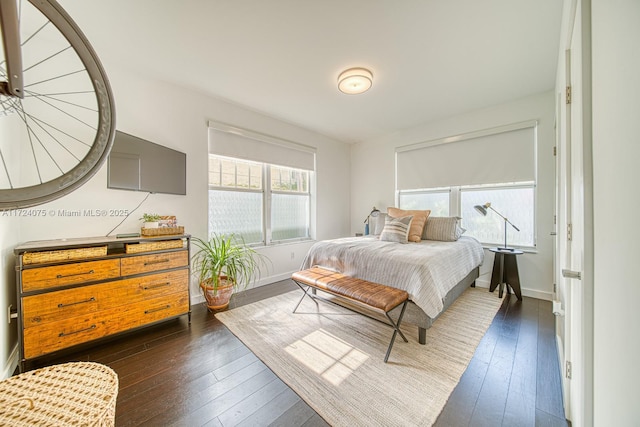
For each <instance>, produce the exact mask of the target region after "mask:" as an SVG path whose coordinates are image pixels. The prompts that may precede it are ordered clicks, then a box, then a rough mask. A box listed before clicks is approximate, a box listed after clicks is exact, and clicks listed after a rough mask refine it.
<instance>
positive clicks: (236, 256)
mask: <svg viewBox="0 0 640 427" xmlns="http://www.w3.org/2000/svg"><path fill="white" fill-rule="evenodd" d="M192 242H193V244H194V246H195V247H196V248H198V250H197V251H196V253H195V254H194V255H193V257H192V266H193V271H194V273H195V274H196V275H197V277H198V279H199V281H200V283H201V285H202V284H205V286H207V287H209V288H213V289H214V290H217V289H218V288H219V287H221V286H223V285H221V283H222V281H223V279H224V276H226V278H227V279H228V280H229V281H230V282H231V283H232V284H233V286H234V287H235V288H238V287H246V286H247V285H248V284H249V283H251V282H252V281H253V280H257V279H259V278H260V275H261V274H262V269H263V268H265V267H266V261H267V258H266V257H265V256H264V255H263V254H261V253H259V252H257V251H256V250H255V249H253V248H251V247H250V246H248V245H247V244H246V243H245V241H244V239H243V238H242V237H241V236H237V235H235V234H231V235H223V234H213V235H212V236H211V237H210V238H209V240H203V239H199V238H197V237H194V238H193V239H192ZM203 291H204V289H203Z"/></svg>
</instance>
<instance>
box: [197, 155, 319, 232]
mask: <svg viewBox="0 0 640 427" xmlns="http://www.w3.org/2000/svg"><path fill="white" fill-rule="evenodd" d="M309 179H310V172H309V171H307V170H303V169H294V168H289V167H283V166H275V165H269V164H267V163H259V162H251V161H246V160H240V159H234V158H228V157H222V156H216V155H213V154H210V155H209V233H210V234H211V233H219V234H231V233H235V234H239V235H241V236H242V237H243V238H244V239H245V241H246V242H247V243H254V244H259V243H264V244H270V243H274V242H277V241H285V240H292V239H304V238H308V237H309V223H310V198H311V196H310V191H309V188H310V185H309Z"/></svg>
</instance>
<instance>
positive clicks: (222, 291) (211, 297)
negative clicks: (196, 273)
mask: <svg viewBox="0 0 640 427" xmlns="http://www.w3.org/2000/svg"><path fill="white" fill-rule="evenodd" d="M210 284H211V279H209V280H207V281H206V282H202V283H200V288H202V293H203V294H204V298H205V300H206V304H207V308H208V309H209V310H214V311H219V310H224V309H226V308H227V307H228V306H229V300H230V299H231V295H232V294H233V290H234V287H235V285H234V283H233V282H232V281H230V280H229V279H227V276H220V286H218V287H217V288H214V287H213V286H210Z"/></svg>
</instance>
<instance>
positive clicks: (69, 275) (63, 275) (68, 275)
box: [56, 270, 95, 279]
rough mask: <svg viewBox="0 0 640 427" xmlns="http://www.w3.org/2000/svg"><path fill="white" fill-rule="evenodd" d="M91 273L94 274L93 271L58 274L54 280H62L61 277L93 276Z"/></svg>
mask: <svg viewBox="0 0 640 427" xmlns="http://www.w3.org/2000/svg"><path fill="white" fill-rule="evenodd" d="M93 273H95V271H93V270H89V271H86V272H84V273H73V274H58V275H57V276H56V279H62V278H63V277H73V276H83V275H85V274H93Z"/></svg>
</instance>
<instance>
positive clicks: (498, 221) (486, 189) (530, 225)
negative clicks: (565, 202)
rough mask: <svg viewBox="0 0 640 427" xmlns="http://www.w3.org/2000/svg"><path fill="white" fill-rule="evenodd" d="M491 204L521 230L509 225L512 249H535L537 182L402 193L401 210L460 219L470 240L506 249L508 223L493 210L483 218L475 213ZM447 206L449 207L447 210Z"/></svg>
mask: <svg viewBox="0 0 640 427" xmlns="http://www.w3.org/2000/svg"><path fill="white" fill-rule="evenodd" d="M487 202H490V203H491V205H492V207H494V208H495V209H496V210H497V211H498V212H500V214H502V215H504V216H505V217H507V218H508V219H509V221H510V222H512V223H513V224H514V225H515V226H516V227H518V228H519V229H520V231H517V230H515V229H514V228H513V227H511V226H510V225H509V224H507V241H508V244H509V246H518V247H524V248H533V247H535V245H536V243H535V216H534V212H535V184H534V183H533V182H521V183H509V184H491V185H475V186H456V187H451V188H448V189H441V188H440V189H434V190H429V189H425V190H402V191H399V192H398V206H399V207H400V208H401V209H430V210H431V215H433V216H460V217H462V227H463V228H464V229H466V232H465V235H466V236H472V237H475V238H476V239H478V240H479V241H480V242H481V243H483V244H485V245H504V231H505V222H504V220H503V219H502V218H501V217H500V216H499V215H498V214H496V213H495V212H493V211H491V210H489V211H488V212H487V215H486V216H483V215H482V214H481V213H479V212H478V211H477V210H476V209H475V206H476V205H484V204H485V203H487ZM445 203H446V207H443V204H445ZM449 212H451V214H450V213H449Z"/></svg>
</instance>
